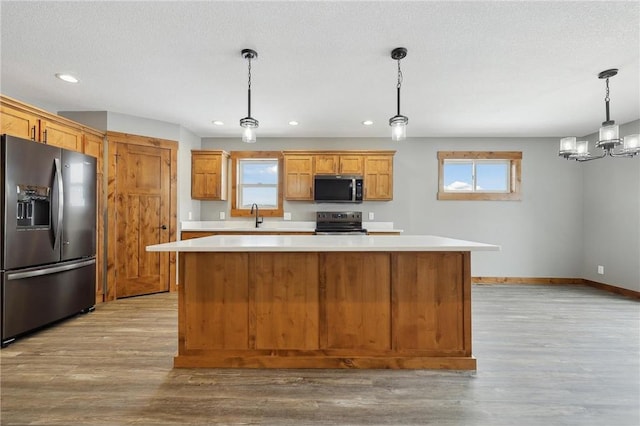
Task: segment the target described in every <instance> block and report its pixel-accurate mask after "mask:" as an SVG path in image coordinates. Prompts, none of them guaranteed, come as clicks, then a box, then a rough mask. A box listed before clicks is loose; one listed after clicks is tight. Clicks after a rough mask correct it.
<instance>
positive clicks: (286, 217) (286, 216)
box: [283, 212, 291, 220]
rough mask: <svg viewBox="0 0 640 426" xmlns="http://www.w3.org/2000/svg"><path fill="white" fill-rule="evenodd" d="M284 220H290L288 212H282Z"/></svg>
mask: <svg viewBox="0 0 640 426" xmlns="http://www.w3.org/2000/svg"><path fill="white" fill-rule="evenodd" d="M283 219H284V220H291V213H290V212H284V218H283Z"/></svg>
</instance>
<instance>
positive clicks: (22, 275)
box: [5, 259, 96, 280]
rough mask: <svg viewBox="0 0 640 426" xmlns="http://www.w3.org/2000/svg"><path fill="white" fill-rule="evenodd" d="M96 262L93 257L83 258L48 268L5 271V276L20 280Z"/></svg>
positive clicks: (9, 278)
mask: <svg viewBox="0 0 640 426" xmlns="http://www.w3.org/2000/svg"><path fill="white" fill-rule="evenodd" d="M94 263H96V260H95V259H89V260H84V261H82V262H74V263H68V264H66V265H56V266H52V267H50V268H43V269H36V270H31V271H25V272H7V273H6V274H5V278H6V279H7V280H21V279H23V278H32V277H39V276H42V275H51V274H57V273H59V272H64V271H71V270H73V269H79V268H84V267H85V266H89V265H93V264H94Z"/></svg>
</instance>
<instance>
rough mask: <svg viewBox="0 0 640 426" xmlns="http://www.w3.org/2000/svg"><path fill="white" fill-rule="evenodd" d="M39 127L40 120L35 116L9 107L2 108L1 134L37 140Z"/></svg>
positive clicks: (0, 113) (0, 109) (0, 110)
mask: <svg viewBox="0 0 640 426" xmlns="http://www.w3.org/2000/svg"><path fill="white" fill-rule="evenodd" d="M39 126H40V120H38V117H36V116H35V115H32V114H28V113H26V112H22V111H19V110H17V109H13V108H10V107H8V106H4V105H2V106H0V133H6V134H8V135H12V136H17V137H19V138H24V139H31V140H37V139H38V135H39Z"/></svg>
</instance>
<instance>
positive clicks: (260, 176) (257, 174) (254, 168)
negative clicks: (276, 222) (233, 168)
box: [238, 158, 278, 209]
mask: <svg viewBox="0 0 640 426" xmlns="http://www.w3.org/2000/svg"><path fill="white" fill-rule="evenodd" d="M254 203H255V204H257V205H258V207H260V208H262V209H275V208H277V207H278V159H277V158H244V159H240V160H238V207H239V208H241V209H250V208H251V205H252V204H254Z"/></svg>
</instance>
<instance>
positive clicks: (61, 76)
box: [56, 73, 78, 83]
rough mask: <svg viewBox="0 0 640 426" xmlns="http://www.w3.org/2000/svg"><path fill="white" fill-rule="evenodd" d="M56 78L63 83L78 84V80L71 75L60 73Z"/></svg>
mask: <svg viewBox="0 0 640 426" xmlns="http://www.w3.org/2000/svg"><path fill="white" fill-rule="evenodd" d="M56 77H58V78H59V79H60V80H62V81H66V82H67V83H77V82H78V79H77V78H75V77H74V76H72V75H71V74H62V73H58V74H56Z"/></svg>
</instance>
